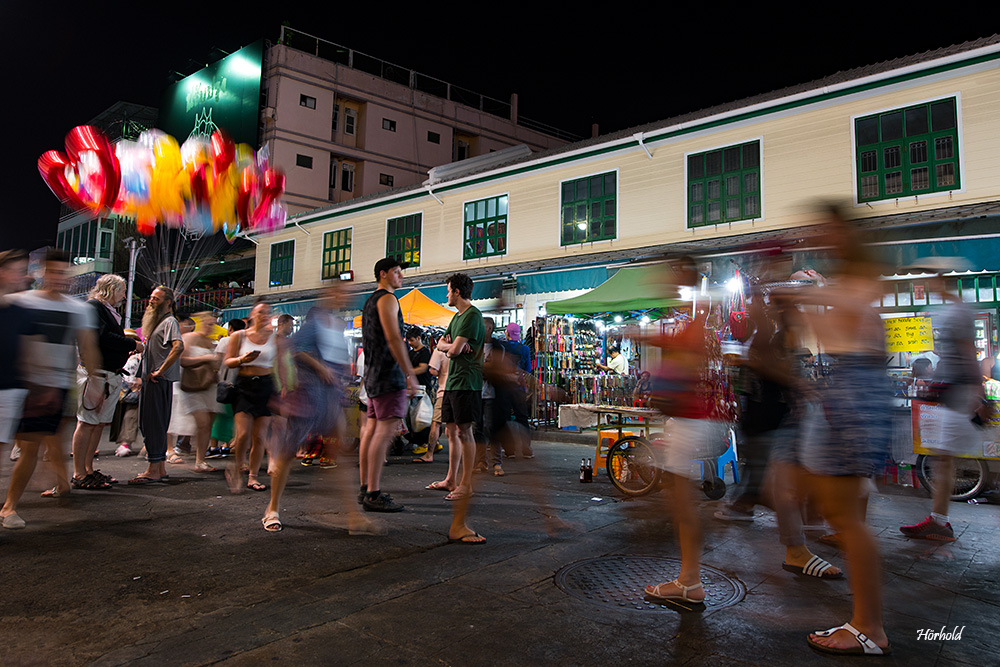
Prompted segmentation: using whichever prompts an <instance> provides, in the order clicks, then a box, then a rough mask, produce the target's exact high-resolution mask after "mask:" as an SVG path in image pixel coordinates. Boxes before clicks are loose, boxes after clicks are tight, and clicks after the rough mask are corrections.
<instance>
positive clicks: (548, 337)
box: [533, 265, 690, 423]
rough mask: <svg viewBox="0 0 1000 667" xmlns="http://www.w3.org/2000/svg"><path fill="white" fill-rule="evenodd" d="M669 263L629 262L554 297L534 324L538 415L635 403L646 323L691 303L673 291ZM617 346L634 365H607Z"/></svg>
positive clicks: (543, 419) (544, 418) (549, 417)
mask: <svg viewBox="0 0 1000 667" xmlns="http://www.w3.org/2000/svg"><path fill="white" fill-rule="evenodd" d="M665 270H666V269H665V268H664V267H662V266H652V265H650V266H639V267H628V268H624V269H621V270H620V271H618V272H617V273H616V274H615V275H614V276H612V277H611V278H609V279H608V280H607V281H605V282H604V283H602V284H601V285H599V286H598V287H596V288H594V289H593V290H591V291H589V292H587V293H586V294H582V295H580V296H577V297H573V298H571V299H564V300H561V301H550V302H548V303H547V304H546V306H545V307H546V311H547V312H548V315H547V316H546V317H540V318H538V319H537V320H536V321H535V322H534V325H533V328H534V340H533V344H534V350H535V367H534V371H535V379H536V383H537V384H536V386H537V391H536V392H535V399H536V400H535V402H534V409H535V418H536V419H537V421H538V422H540V423H555V422H556V420H557V418H558V410H559V406H560V405H562V404H567V403H568V404H581V403H587V404H603V405H615V406H630V405H632V404H633V392H634V389H635V385H636V381H637V378H638V376H639V373H640V370H641V368H642V357H643V345H642V343H641V336H639V335H638V334H639V333H640V329H642V328H645V327H650V326H655V327H658V328H657V329H656V331H659V326H660V325H659V324H658V323H657V322H656V320H659V319H660V318H661V317H662V316H663V315H664V314H671V313H672V310H673V308H675V307H678V306H682V305H690V302H686V301H682V300H680V299H677V298H675V297H672V296H667V291H668V290H666V289H665V283H664V279H665V277H664V271H665ZM612 346H613V347H614V348H616V349H618V350H619V352H620V354H621V355H623V356H624V357H625V358H626V359H627V360H628V372H626V373H614V372H607V373H603V372H602V371H601V370H600V369H599V368H598V365H599V364H602V363H604V362H605V360H606V359H607V358H608V356H609V352H610V349H611V348H612Z"/></svg>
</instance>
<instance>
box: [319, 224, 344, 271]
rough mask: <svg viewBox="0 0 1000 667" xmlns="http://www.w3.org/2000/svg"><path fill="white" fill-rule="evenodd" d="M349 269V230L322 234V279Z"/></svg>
mask: <svg viewBox="0 0 1000 667" xmlns="http://www.w3.org/2000/svg"><path fill="white" fill-rule="evenodd" d="M350 270H351V230H350V229H339V230H337V231H335V232H327V233H326V234H323V280H329V279H330V278H336V277H337V276H339V275H340V274H341V273H342V272H344V271H350Z"/></svg>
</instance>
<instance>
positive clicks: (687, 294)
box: [677, 285, 694, 301]
mask: <svg viewBox="0 0 1000 667" xmlns="http://www.w3.org/2000/svg"><path fill="white" fill-rule="evenodd" d="M677 291H678V292H680V295H681V301H691V300H692V297H693V296H694V294H693V290H692V289H691V288H690V287H688V286H687V285H681V286H680V287H679V288H678V289H677Z"/></svg>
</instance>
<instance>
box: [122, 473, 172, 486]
mask: <svg viewBox="0 0 1000 667" xmlns="http://www.w3.org/2000/svg"><path fill="white" fill-rule="evenodd" d="M162 481H163V478H159V479H153V478H152V477H146V476H144V475H137V476H136V477H134V478H133V479H130V480H129V481H128V485H129V486H145V485H147V484H159V483H160V482H162Z"/></svg>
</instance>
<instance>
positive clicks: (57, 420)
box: [17, 387, 69, 435]
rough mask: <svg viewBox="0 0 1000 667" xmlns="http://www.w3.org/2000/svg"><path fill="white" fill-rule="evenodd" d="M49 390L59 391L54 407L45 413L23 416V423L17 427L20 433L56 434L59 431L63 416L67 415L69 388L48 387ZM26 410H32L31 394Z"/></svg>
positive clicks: (27, 400)
mask: <svg viewBox="0 0 1000 667" xmlns="http://www.w3.org/2000/svg"><path fill="white" fill-rule="evenodd" d="M46 389H47V390H48V391H55V392H58V394H57V396H56V397H55V401H53V404H52V407H51V408H50V409H49V410H47V411H46V412H45V413H43V414H32V416H31V417H24V416H22V417H21V423H20V425H19V426H18V427H17V432H18V433H42V434H46V435H55V434H56V433H58V432H59V426H60V424H62V420H63V417H65V416H66V414H65V413H66V397H67V396H68V395H69V390H68V389H53V388H51V387H49V388H46ZM24 409H25V412H28V411H30V410H31V394H30V393H29V395H28V397H27V398H26V399H25V405H24Z"/></svg>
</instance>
